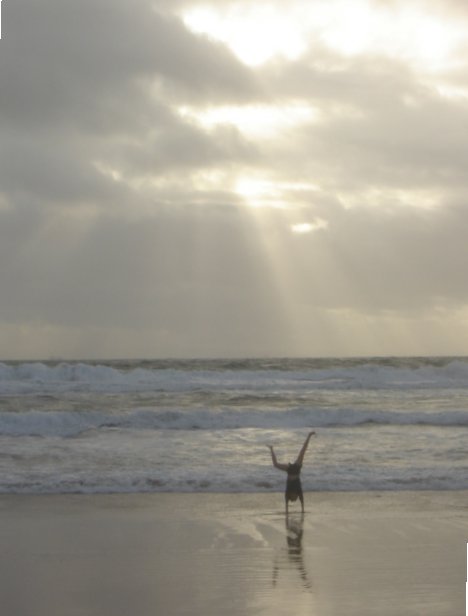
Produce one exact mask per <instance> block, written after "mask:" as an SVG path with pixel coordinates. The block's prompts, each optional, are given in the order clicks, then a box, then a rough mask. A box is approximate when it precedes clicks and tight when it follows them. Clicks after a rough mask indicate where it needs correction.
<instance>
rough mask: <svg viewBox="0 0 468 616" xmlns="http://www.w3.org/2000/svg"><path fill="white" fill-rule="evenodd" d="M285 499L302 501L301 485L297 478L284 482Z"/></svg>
mask: <svg viewBox="0 0 468 616" xmlns="http://www.w3.org/2000/svg"><path fill="white" fill-rule="evenodd" d="M284 496H285V498H286V500H287V501H292V502H294V501H296V500H297V499H298V498H299V499H302V485H301V480H300V479H299V477H295V478H294V479H289V478H288V480H287V482H286V493H285V495H284Z"/></svg>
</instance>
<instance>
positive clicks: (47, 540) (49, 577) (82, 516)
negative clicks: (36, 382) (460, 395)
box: [0, 491, 468, 616]
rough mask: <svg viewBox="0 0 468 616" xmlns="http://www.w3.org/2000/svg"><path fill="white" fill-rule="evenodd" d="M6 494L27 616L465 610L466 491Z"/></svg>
mask: <svg viewBox="0 0 468 616" xmlns="http://www.w3.org/2000/svg"><path fill="white" fill-rule="evenodd" d="M305 506H306V513H305V515H304V516H303V517H302V516H301V514H300V513H299V508H298V507H295V508H294V509H292V510H291V512H290V516H289V517H288V518H286V516H285V515H284V501H283V496H282V494H280V493H238V494H234V493H229V494H220V493H183V494H182V493H153V494H99V495H96V494H66V495H63V494H61V495H56V494H48V495H42V494H41V495H11V494H3V495H0V551H1V554H2V557H1V559H0V562H1V563H2V565H1V571H0V574H1V575H0V596H2V608H3V611H4V612H5V613H7V614H21V615H22V616H72V615H73V616H76V615H83V616H84V615H85V614H86V616H124V615H125V616H128V614H129V613H134V614H136V615H137V616H150V615H151V616H154V614H159V613H161V614H163V613H164V614H167V615H168V616H176V615H179V614H180V615H182V614H186V613H190V614H193V615H195V616H198V615H200V616H202V615H203V616H205V615H207V616H211V615H214V614H219V613H221V612H223V613H225V614H227V616H241V615H250V614H251V615H252V616H254V615H255V616H257V615H260V616H261V615H262V614H265V616H266V615H267V614H268V615H270V614H274V615H275V616H279V615H283V614H284V615H286V614H288V615H289V614H291V613H295V614H318V615H319V616H335V615H338V614H339V615H340V616H341V615H342V614H347V616H376V615H378V616H396V615H400V614H401V615H403V614H405V615H406V614H408V615H410V614H415V615H416V614H417V615H418V616H419V615H420V614H424V615H425V616H440V615H441V614H443V615H444V616H460V615H461V614H462V613H464V612H463V609H464V606H465V583H466V542H467V541H468V520H467V517H468V516H467V515H466V514H467V512H468V491H444V492H430V491H420V492H419V491H418V492H411V491H402V492H359V493H358V492H308V493H306V494H305Z"/></svg>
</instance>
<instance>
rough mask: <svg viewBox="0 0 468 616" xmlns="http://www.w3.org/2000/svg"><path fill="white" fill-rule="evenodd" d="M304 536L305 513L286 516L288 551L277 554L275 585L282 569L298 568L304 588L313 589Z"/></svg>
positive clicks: (274, 564) (274, 571)
mask: <svg viewBox="0 0 468 616" xmlns="http://www.w3.org/2000/svg"><path fill="white" fill-rule="evenodd" d="M303 536H304V514H303V513H302V514H296V515H287V516H286V542H287V551H285V550H282V551H281V554H278V553H277V554H276V556H275V560H274V563H273V586H274V587H276V586H277V584H278V580H279V577H280V572H281V571H291V570H293V569H295V570H297V573H298V576H299V579H300V583H301V586H302V588H303V589H305V590H307V591H311V590H312V581H311V579H310V577H309V574H308V572H307V568H306V565H305V562H304V551H303V547H302V539H303Z"/></svg>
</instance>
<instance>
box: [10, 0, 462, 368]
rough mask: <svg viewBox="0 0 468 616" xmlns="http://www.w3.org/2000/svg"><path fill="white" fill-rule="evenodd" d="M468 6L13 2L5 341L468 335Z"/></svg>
mask: <svg viewBox="0 0 468 616" xmlns="http://www.w3.org/2000/svg"><path fill="white" fill-rule="evenodd" d="M467 134H468V3H466V2H464V1H462V0H458V1H457V0H425V1H417V0H401V1H400V0H368V1H364V0H288V1H287V2H286V1H285V0H281V1H280V0H277V1H274V0H269V1H262V0H258V1H256V2H251V1H243V0H238V1H230V0H211V1H206V2H197V1H196V0H187V1H183V0H181V1H179V0H155V1H154V2H151V1H150V0H132V1H131V2H129V0H99V1H98V2H96V1H94V2H90V1H89V0H80V1H79V2H77V1H72V0H41V1H38V0H19V1H17V2H11V1H7V2H3V3H2V39H1V40H0V356H1V357H2V358H4V359H7V358H47V357H65V358H104V357H107V358H110V357H168V356H188V357H194V356H199V357H202V356H217V357H219V356H245V355H253V356H265V355H277V356H284V355H311V356H323V355H387V354H393V355H406V354H418V355H419V354H423V355H424V354H466V353H467V352H468V342H467V341H468V276H467V271H468V244H467V230H468V174H467V165H468V140H467Z"/></svg>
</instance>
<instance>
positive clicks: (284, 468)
mask: <svg viewBox="0 0 468 616" xmlns="http://www.w3.org/2000/svg"><path fill="white" fill-rule="evenodd" d="M268 449H269V450H270V453H271V460H272V462H273V466H274V467H275V468H279V469H280V471H286V472H287V471H288V464H280V463H279V462H278V460H277V459H276V454H275V452H274V450H273V447H272V446H271V445H268Z"/></svg>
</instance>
